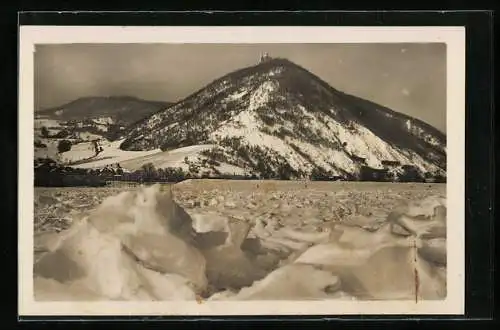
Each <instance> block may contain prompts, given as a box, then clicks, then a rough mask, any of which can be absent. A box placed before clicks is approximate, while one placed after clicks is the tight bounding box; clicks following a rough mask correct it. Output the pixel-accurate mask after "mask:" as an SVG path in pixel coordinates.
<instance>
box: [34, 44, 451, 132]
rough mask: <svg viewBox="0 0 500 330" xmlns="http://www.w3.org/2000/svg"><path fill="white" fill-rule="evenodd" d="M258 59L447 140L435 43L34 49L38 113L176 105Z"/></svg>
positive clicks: (441, 63)
mask: <svg viewBox="0 0 500 330" xmlns="http://www.w3.org/2000/svg"><path fill="white" fill-rule="evenodd" d="M263 52H268V53H269V55H270V56H273V57H284V58H287V59H289V60H291V61H292V62H295V63H296V64H298V65H300V66H302V67H304V68H305V69H307V70H309V71H311V72H312V73H314V74H315V75H317V76H319V77H320V78H321V79H323V80H324V81H326V82H327V83H329V84H330V85H331V86H332V87H334V88H336V89H338V90H340V91H343V92H345V93H348V94H352V95H355V96H358V97H361V98H364V99H367V100H370V101H373V102H375V103H378V104H381V105H383V106H386V107H388V108H391V109H393V110H395V111H398V112H401V113H404V114H407V115H410V116H412V117H415V118H418V119H420V120H423V121H425V122H427V123H429V124H431V125H432V126H434V127H436V128H437V129H439V130H441V131H442V132H446V46H445V44H438V43H423V44H401V43H397V44H63V45H37V46H36V48H35V63H34V64H35V110H40V109H45V108H50V107H55V106H60V105H63V104H65V103H67V102H70V101H72V100H75V99H77V98H80V97H85V96H124V95H128V96H135V97H138V98H142V99H147V100H159V101H169V102H176V101H179V100H182V99H183V98H185V97H187V96H189V95H190V94H191V93H193V92H195V91H197V90H198V89H200V88H202V87H204V86H205V85H207V84H209V83H210V82H212V81H213V80H215V79H217V78H219V77H221V76H222V75H225V74H227V73H229V72H231V71H234V70H237V69H240V68H243V67H246V66H250V65H254V64H255V63H256V62H257V61H258V60H259V57H260V54H261V53H263Z"/></svg>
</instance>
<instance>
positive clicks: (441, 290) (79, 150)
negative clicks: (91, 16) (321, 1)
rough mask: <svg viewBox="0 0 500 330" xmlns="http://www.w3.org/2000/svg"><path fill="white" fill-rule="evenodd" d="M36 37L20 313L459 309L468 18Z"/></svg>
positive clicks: (27, 73) (23, 117)
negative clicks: (438, 24)
mask: <svg viewBox="0 0 500 330" xmlns="http://www.w3.org/2000/svg"><path fill="white" fill-rule="evenodd" d="M24 29H25V30H24V31H23V28H21V39H20V45H21V46H20V49H21V66H20V114H19V118H20V131H21V132H22V134H21V136H20V139H22V141H21V145H20V151H19V152H20V164H21V165H20V172H19V173H20V174H19V175H20V180H22V182H21V181H20V185H23V188H21V187H20V215H19V216H20V218H19V225H20V227H19V228H20V229H19V235H20V236H19V240H20V244H19V246H20V280H19V281H20V288H21V290H20V293H19V294H20V298H21V299H20V304H21V305H23V304H24V305H23V306H25V307H24V309H25V310H26V311H27V313H30V314H37V313H42V314H48V313H50V314H58V313H66V314H75V315H83V314H101V315H102V314H106V311H108V312H109V313H112V314H113V313H114V314H116V313H117V312H121V313H126V314H130V313H134V312H140V313H162V314H168V315H171V314H175V315H193V314H195V315H209V314H218V315H221V314H231V315H236V314H239V313H243V314H257V315H259V314H269V313H272V314H280V313H284V314H295V313H307V314H315V311H314V310H315V308H316V307H314V306H316V305H318V304H319V305H318V306H319V307H318V308H317V310H316V312H317V313H319V314H336V313H337V314H338V313H350V314H353V313H354V314H363V313H384V314H391V313H399V314H405V313H430V314H432V313H439V314H446V313H460V312H463V291H464V283H463V281H464V275H463V263H464V251H463V245H464V243H463V230H464V229H463V226H464V220H463V217H464V215H463V205H461V204H463V199H462V196H463V185H464V183H463V181H464V178H463V168H462V167H463V165H462V164H463V157H464V156H463V150H462V149H463V135H464V133H463V132H462V130H463V127H464V111H465V105H464V104H465V103H464V98H465V97H464V86H463V84H464V81H465V80H464V79H465V78H464V76H465V74H464V72H465V71H464V70H465V68H464V54H463V53H464V31H463V29H461V28H445V27H443V28H428V29H427V30H426V28H425V27H421V28H419V29H421V31H420V33H417V32H415V29H413V30H411V29H410V30H409V31H405V29H404V28H385V29H376V28H369V27H365V28H363V29H356V28H346V27H344V28H337V30H335V28H311V27H308V28H302V30H301V28H300V27H294V28H285V27H272V28H271V27H269V28H267V27H239V28H238V27H224V28H212V27H206V28H201V27H197V28H191V29H189V28H186V27H175V28H174V27H162V28H145V27H142V28H137V31H135V32H134V28H133V27H130V28H129V29H128V30H127V29H122V31H119V28H117V27H115V28H113V27H106V28H105V27H41V26H40V27H37V26H29V27H25V28H24ZM71 29H74V31H72V30H71ZM98 29H102V33H100V34H99V33H96V31H97V30H98ZM147 29H150V30H147ZM155 29H156V30H155ZM237 29H244V30H245V31H246V32H245V31H240V32H238V31H237ZM280 29H281V30H280ZM286 29H291V31H290V32H289V33H280V31H282V32H283V31H284V30H286ZM293 29H295V30H296V31H295V32H294V30H293ZM315 29H323V30H325V31H324V32H325V33H319V32H316V31H315ZM329 29H330V30H329ZM370 29H371V30H370ZM124 30H125V31H124ZM201 30H203V31H204V32H203V31H201ZM223 30H225V31H223ZM366 30H370V31H371V33H367V32H366ZM113 31H116V32H115V33H114V32H113ZM148 31H151V33H148ZM196 31H198V33H197V32H196ZM200 31H201V32H200ZM248 31H251V33H250V32H248ZM329 31H330V32H329ZM23 33H24V35H23ZM92 38H93V39H92ZM183 38H184V39H183ZM197 38H198V39H199V40H198V41H197V40H196V39H197ZM280 40H281V41H280ZM25 61H26V62H25ZM23 169H25V170H26V171H24V170H23ZM22 173H25V175H23V174H22ZM448 205H450V207H448ZM23 256H26V257H23ZM21 282H22V283H21ZM69 302H71V304H68V303H69ZM108 303H109V304H110V306H114V307H110V308H109V309H108V308H107V307H106V306H107V305H106V304H108ZM125 303H126V304H125ZM129 303H133V305H127V304H129ZM240 303H242V304H241V305H238V304H240ZM249 303H250V304H249ZM294 303H296V305H293V304H294ZM92 304H93V305H92ZM120 304H125V305H120ZM315 304H316V305H315ZM51 306H52V307H51ZM56 306H62V307H56ZM78 306H81V307H78ZM93 306H94V307H93ZM120 306H122V307H120ZM127 306H128V307H127ZM130 306H135V307H133V308H132V307H130ZM148 306H149V307H148ZM228 306H230V307H228ZM238 306H239V307H238ZM266 306H267V307H266ZM286 306H288V307H286ZM293 306H295V307H293ZM384 306H385V307H384ZM391 306H392V307H391ZM129 307H130V308H129ZM254 307H255V308H254ZM71 308H73V310H70V309H71ZM280 308H282V309H285V308H288V310H286V311H285V310H279V309H280ZM306 310H308V311H306ZM159 311H163V312H159Z"/></svg>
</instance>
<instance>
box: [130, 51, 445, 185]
mask: <svg viewBox="0 0 500 330" xmlns="http://www.w3.org/2000/svg"><path fill="white" fill-rule="evenodd" d="M125 137H126V139H125V141H124V142H123V143H122V144H121V146H120V148H121V149H123V150H129V151H139V150H142V151H146V150H153V149H157V148H161V149H162V150H165V151H167V150H172V149H176V148H181V147H186V146H193V145H207V144H212V145H215V146H214V147H213V148H211V149H210V150H205V151H203V152H201V153H200V156H199V159H198V160H200V161H202V160H203V159H205V161H204V162H203V163H204V164H207V159H208V160H210V161H212V163H213V162H224V163H228V164H231V165H234V166H238V167H239V168H244V169H245V170H246V171H249V172H250V173H255V174H260V175H263V174H264V173H267V175H268V176H271V177H272V176H280V173H282V172H287V173H291V176H292V177H301V176H304V175H308V174H310V173H311V172H312V171H313V170H318V169H319V170H320V171H322V172H330V174H333V175H338V176H344V177H356V176H359V173H360V171H361V169H362V168H370V169H384V168H385V169H389V170H390V171H399V170H401V168H405V165H406V166H413V167H415V168H416V169H417V170H418V171H419V172H420V173H425V172H433V173H439V174H440V175H445V174H446V136H445V135H444V134H443V133H442V132H440V131H438V130H437V129H435V128H434V127H432V126H430V125H428V124H426V123H424V122H422V121H420V120H418V119H415V118H412V117H409V116H407V115H404V114H401V113H398V112H395V111H393V110H391V109H388V108H386V107H383V106H381V105H378V104H375V103H373V102H370V101H367V100H363V99H360V98H358V97H355V96H352V95H348V94H345V93H343V92H340V91H338V90H336V89H334V88H333V87H331V86H330V85H328V84H327V83H326V82H324V81H322V80H321V79H320V78H318V77H317V76H315V75H314V74H312V73H311V72H309V71H307V70H306V69H304V68H302V67H300V66H298V65H296V64H294V63H292V62H290V61H288V60H286V59H271V60H269V61H266V62H264V63H259V64H256V65H255V66H251V67H247V68H244V69H241V70H238V71H235V72H232V73H229V74H227V75H225V76H223V77H222V78H220V79H217V80H216V81H214V82H212V83H210V84H209V85H207V86H206V87H205V88H203V89H201V90H199V91H197V92H196V93H194V94H192V95H191V96H189V97H187V98H186V99H184V100H182V101H180V102H178V103H176V104H174V105H172V106H170V107H167V108H166V109H164V110H163V111H159V112H156V113H154V114H152V115H151V116H148V117H146V118H145V119H143V120H141V121H139V122H137V123H135V124H133V125H131V126H130V127H129V128H128V129H127V133H126V135H125ZM210 161H209V162H208V163H210Z"/></svg>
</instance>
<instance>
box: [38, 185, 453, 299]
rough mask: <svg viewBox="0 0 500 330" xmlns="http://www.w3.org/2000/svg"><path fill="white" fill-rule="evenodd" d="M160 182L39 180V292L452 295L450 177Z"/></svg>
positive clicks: (42, 295) (63, 295)
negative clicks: (59, 183)
mask: <svg viewBox="0 0 500 330" xmlns="http://www.w3.org/2000/svg"><path fill="white" fill-rule="evenodd" d="M154 189H155V188H149V189H145V190H138V189H137V187H133V186H126V185H123V186H122V187H113V188H36V189H35V255H36V260H39V261H38V263H37V266H36V267H35V294H36V295H37V299H42V300H43V299H45V300H61V299H63V300H75V299H76V300H81V299H104V300H106V299H122V300H123V299H125V300H176V299H179V300H186V299H187V300H191V299H199V296H203V298H204V299H210V300H220V299H222V300H250V299H361V300H363V299H415V298H417V299H443V298H444V297H445V296H446V281H445V277H446V276H445V274H446V248H445V247H446V221H445V217H446V215H445V214H446V213H445V212H446V208H445V205H446V204H445V185H444V184H403V183H364V182H293V181H235V180H188V181H184V182H181V183H178V184H175V185H162V186H158V190H157V191H155V190H154ZM119 193H122V194H119ZM118 194H119V195H118ZM163 194H166V195H165V196H164V195H163ZM170 194H171V195H172V196H173V200H174V201H175V203H174V204H172V203H173V202H172V200H171V199H170V198H171V197H170ZM116 195H118V196H116ZM109 196H115V197H113V198H110V199H109V198H108V197H109ZM106 198H108V199H106ZM103 200H106V202H105V203H104V204H101V203H102V201H103ZM99 205H101V206H99ZM176 205H178V206H176ZM98 206H99V207H98ZM183 210H185V212H186V213H184V211H183ZM86 215H90V217H88V218H85V216H86ZM165 221H167V227H168V228H170V229H167V230H166V228H165V227H164V226H162V225H161V224H160V223H165ZM68 228H70V229H69V230H66V229H68ZM61 230H62V232H61V233H59V234H54V233H55V232H56V231H61ZM63 237H67V238H66V239H65V240H63V241H61V238H63ZM61 242H62V243H61ZM113 242H114V243H113ZM116 244H118V245H116ZM120 244H121V245H122V246H125V247H126V250H127V249H128V250H127V251H129V252H130V253H132V254H133V255H135V257H134V258H133V259H130V257H128V256H127V253H125V252H123V251H122V250H121V249H120V248H119V246H120ZM103 247H104V248H103ZM117 247H118V248H117ZM77 250H78V251H83V252H82V253H83V256H81V255H80V254H75V251H77ZM51 251H52V252H51ZM102 251H105V252H102ZM120 251H121V252H120ZM61 252H62V254H61ZM415 253H417V255H418V257H417V255H416V254H415ZM68 258H70V259H71V258H73V259H72V261H71V260H70V261H71V262H69V261H68ZM86 258H88V259H86ZM134 260H135V261H134ZM137 260H139V261H137ZM74 262H76V263H77V264H78V267H77V266H76V264H74ZM101 262H102V263H101ZM89 263H90V264H89ZM75 267H76V269H79V271H76V273H79V272H80V273H81V274H83V273H85V269H87V270H89V271H90V270H91V271H90V272H87V275H81V274H80V275H74V274H75V273H74V272H73V273H72V271H75ZM82 269H83V273H82ZM99 269H100V270H99ZM415 272H418V278H419V281H418V284H417V286H415V277H414V276H415ZM71 274H73V275H71ZM61 276H62V277H65V276H70V277H71V276H73V278H72V279H70V280H69V279H68V278H64V279H63V278H61ZM75 276H76V277H75ZM108 280H109V281H112V282H113V285H111V284H110V283H111V282H108ZM106 283H108V284H106ZM139 286H143V287H146V289H142V290H140V289H138V287H139ZM147 288H149V289H147Z"/></svg>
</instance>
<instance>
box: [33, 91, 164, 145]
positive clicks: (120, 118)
mask: <svg viewBox="0 0 500 330" xmlns="http://www.w3.org/2000/svg"><path fill="white" fill-rule="evenodd" d="M169 105H171V103H168V102H159V101H147V100H141V99H138V98H135V97H130V96H111V97H83V98H79V99H77V100H74V101H72V102H70V103H67V104H65V105H62V106H59V107H55V108H51V109H44V110H40V111H38V112H36V115H35V129H36V130H37V132H38V133H39V134H40V135H42V131H41V129H42V127H45V129H46V131H45V133H44V135H47V133H48V135H51V134H52V135H54V134H57V133H59V132H61V131H62V132H63V133H59V136H60V137H67V136H73V138H80V137H81V138H82V139H84V140H86V139H92V138H99V137H105V138H106V139H109V140H114V139H117V138H119V137H120V135H121V134H122V133H123V132H124V130H125V129H126V128H127V127H128V126H130V125H132V124H133V123H135V122H137V121H138V120H141V119H143V118H145V117H148V116H149V115H151V114H153V113H155V112H157V111H160V110H162V109H164V108H166V107H168V106H169Z"/></svg>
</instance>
